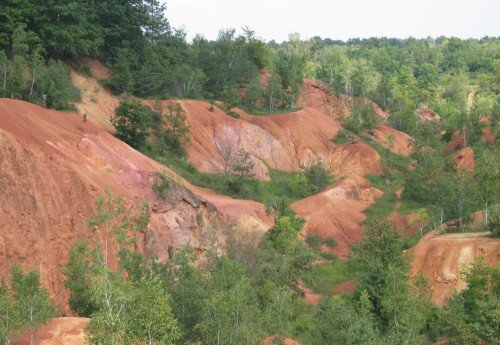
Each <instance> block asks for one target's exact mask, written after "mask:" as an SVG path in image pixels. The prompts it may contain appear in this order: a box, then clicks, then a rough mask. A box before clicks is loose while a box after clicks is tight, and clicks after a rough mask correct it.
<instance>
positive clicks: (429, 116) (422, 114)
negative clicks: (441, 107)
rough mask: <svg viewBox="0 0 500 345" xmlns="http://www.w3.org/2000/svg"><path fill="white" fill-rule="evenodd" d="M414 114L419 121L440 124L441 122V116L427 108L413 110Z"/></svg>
mask: <svg viewBox="0 0 500 345" xmlns="http://www.w3.org/2000/svg"><path fill="white" fill-rule="evenodd" d="M415 113H416V114H417V116H418V117H419V119H420V121H424V122H428V121H429V122H430V121H432V122H440V121H441V116H439V114H438V113H436V112H435V111H434V110H432V109H429V108H420V109H417V110H415Z"/></svg>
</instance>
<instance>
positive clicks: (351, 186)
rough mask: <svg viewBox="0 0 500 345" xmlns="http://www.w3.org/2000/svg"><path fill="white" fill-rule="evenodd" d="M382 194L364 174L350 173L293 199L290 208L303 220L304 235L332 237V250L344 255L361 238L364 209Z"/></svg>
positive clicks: (336, 253) (341, 255)
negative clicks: (328, 186)
mask: <svg viewBox="0 0 500 345" xmlns="http://www.w3.org/2000/svg"><path fill="white" fill-rule="evenodd" d="M381 194H382V192H381V191H380V190H378V189H376V188H373V187H372V186H371V185H370V183H369V182H368V181H367V180H365V179H364V178H362V177H359V176H352V177H349V178H346V179H344V180H342V181H340V182H339V183H336V184H334V185H333V186H332V187H330V188H328V189H327V190H326V191H324V192H322V193H319V194H316V195H313V196H311V197H309V198H306V199H303V200H299V201H297V202H295V203H293V204H292V209H293V210H294V211H295V212H296V213H297V215H298V216H299V217H304V218H305V220H306V223H305V225H304V229H303V234H304V236H309V235H317V236H320V237H321V238H323V239H326V238H328V237H333V238H334V239H335V240H336V242H337V245H336V246H335V247H334V248H333V249H332V252H333V253H334V254H335V255H337V256H340V257H345V256H346V255H347V254H348V253H349V245H350V244H351V243H354V242H359V241H361V239H362V236H363V229H362V226H361V223H362V222H363V221H364V220H365V219H366V216H365V215H364V213H363V211H364V210H365V209H366V208H368V207H369V206H370V205H371V204H372V203H373V202H374V200H375V198H377V197H378V196H380V195H381Z"/></svg>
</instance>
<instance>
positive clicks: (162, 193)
mask: <svg viewBox="0 0 500 345" xmlns="http://www.w3.org/2000/svg"><path fill="white" fill-rule="evenodd" d="M158 177H159V179H160V181H159V183H155V184H153V185H152V186H151V188H152V189H153V191H154V192H155V193H156V194H158V196H159V197H161V198H162V199H166V198H167V196H168V189H169V187H170V177H169V176H168V175H167V174H166V173H164V172H163V171H160V172H159V173H158Z"/></svg>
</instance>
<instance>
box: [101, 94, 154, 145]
mask: <svg viewBox="0 0 500 345" xmlns="http://www.w3.org/2000/svg"><path fill="white" fill-rule="evenodd" d="M151 119H152V115H151V110H150V109H149V107H147V106H145V105H142V104H141V103H140V102H138V101H135V100H133V99H123V100H122V101H121V102H120V105H119V106H118V108H116V111H115V116H114V117H113V118H112V119H111V123H112V124H113V126H115V129H116V136H117V137H118V138H119V139H121V140H123V141H124V142H126V143H127V144H129V145H130V146H132V147H134V148H140V147H141V146H143V145H144V143H145V142H146V139H147V137H148V135H149V130H150V128H151V125H152V121H151Z"/></svg>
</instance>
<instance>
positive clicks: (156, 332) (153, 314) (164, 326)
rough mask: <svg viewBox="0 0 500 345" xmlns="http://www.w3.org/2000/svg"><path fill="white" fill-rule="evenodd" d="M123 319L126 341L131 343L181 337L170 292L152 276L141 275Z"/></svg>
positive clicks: (167, 341) (173, 340)
mask: <svg viewBox="0 0 500 345" xmlns="http://www.w3.org/2000/svg"><path fill="white" fill-rule="evenodd" d="M124 322H125V324H126V338H127V341H129V342H130V343H132V344H137V343H138V342H145V343H147V344H149V345H153V344H165V345H171V344H176V343H177V341H178V340H180V338H181V332H180V329H179V326H178V324H177V319H175V317H174V314H173V312H172V307H171V305H170V296H169V295H168V294H167V292H166V291H165V289H164V287H163V284H162V282H161V280H160V279H158V278H156V277H150V278H145V279H143V280H142V281H140V282H138V283H137V284H136V286H135V287H134V290H133V295H132V299H131V302H130V308H128V310H127V312H126V315H125V321H124Z"/></svg>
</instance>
